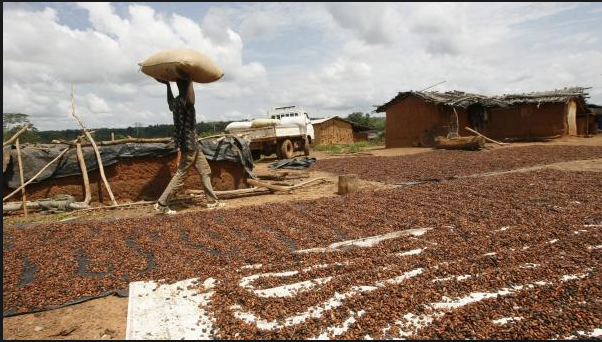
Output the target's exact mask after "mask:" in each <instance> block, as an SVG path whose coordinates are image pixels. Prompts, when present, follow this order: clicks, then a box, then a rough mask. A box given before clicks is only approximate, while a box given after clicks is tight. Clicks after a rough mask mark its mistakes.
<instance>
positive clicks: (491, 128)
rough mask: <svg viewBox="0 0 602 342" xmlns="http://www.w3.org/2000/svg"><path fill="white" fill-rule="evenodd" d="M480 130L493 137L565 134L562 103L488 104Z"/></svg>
mask: <svg viewBox="0 0 602 342" xmlns="http://www.w3.org/2000/svg"><path fill="white" fill-rule="evenodd" d="M483 130H484V132H485V133H484V134H485V135H487V136H488V137H490V138H493V139H503V138H533V137H551V136H556V135H566V134H568V127H567V119H566V105H565V104H563V103H552V104H541V105H539V107H538V106H537V105H536V104H523V105H519V106H516V107H510V108H492V109H490V110H489V118H488V120H487V121H485V123H484V124H483Z"/></svg>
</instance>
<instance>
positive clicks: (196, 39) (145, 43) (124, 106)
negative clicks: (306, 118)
mask: <svg viewBox="0 0 602 342" xmlns="http://www.w3.org/2000/svg"><path fill="white" fill-rule="evenodd" d="M77 6H79V7H80V8H82V9H85V10H86V11H87V13H88V15H89V21H90V27H89V28H87V29H83V30H82V29H75V28H71V27H68V26H66V25H64V24H62V23H61V22H60V21H59V15H58V14H57V12H56V11H55V10H53V9H51V8H44V9H42V10H38V11H35V10H27V9H21V8H16V9H11V8H8V9H7V8H4V12H3V29H4V42H3V45H4V52H3V60H4V63H3V72H4V77H3V91H4V101H3V110H4V111H21V112H27V113H30V114H31V115H32V121H33V122H34V123H35V124H36V125H38V127H41V128H44V129H52V128H57V129H59V128H65V122H63V121H61V122H58V121H56V120H52V119H51V118H52V117H53V116H56V117H61V116H63V115H64V108H63V107H61V106H59V105H54V104H53V103H59V102H60V101H61V100H64V99H68V98H69V90H68V89H69V84H71V83H73V84H75V89H76V94H84V95H83V97H84V98H83V99H82V100H83V102H82V107H81V108H79V106H78V108H77V110H78V112H80V113H81V114H82V116H84V118H85V120H86V122H87V124H88V125H89V126H91V127H102V126H124V125H130V124H131V123H132V122H133V121H134V120H138V121H139V120H143V119H146V120H145V121H144V122H145V123H147V124H151V123H156V122H154V121H155V120H154V118H156V119H157V120H160V121H162V122H169V121H170V117H169V116H167V115H165V111H166V110H167V108H166V105H165V98H164V97H165V94H166V92H165V89H164V86H162V85H160V84H158V83H157V82H155V81H154V80H151V79H150V78H148V77H147V76H145V75H143V74H142V73H140V72H139V67H138V66H137V62H139V61H142V60H143V59H144V58H146V57H148V56H149V55H151V54H152V53H154V52H156V51H158V50H162V49H167V48H174V47H191V48H195V49H198V50H200V51H203V52H205V53H207V54H208V55H209V56H211V57H212V58H213V59H214V60H215V61H216V63H217V64H218V65H220V67H222V68H223V70H225V73H226V76H225V77H224V79H223V80H221V81H220V82H219V84H220V85H219V86H212V85H207V86H199V85H197V86H196V89H199V90H201V91H200V93H198V94H197V99H198V100H199V102H200V103H202V104H203V105H205V104H206V103H209V104H210V106H209V107H210V108H211V101H216V100H218V99H223V98H232V97H236V98H240V97H245V96H253V95H254V94H255V92H256V91H257V90H258V89H257V88H256V87H251V86H249V85H250V84H251V82H250V81H251V80H253V81H255V83H254V85H255V86H257V85H261V86H265V78H266V69H265V67H264V66H263V65H261V64H260V63H258V62H250V63H243V61H242V50H243V44H242V40H241V38H240V36H239V35H238V34H237V33H235V32H234V31H233V30H232V29H231V28H230V26H229V22H228V20H227V17H226V16H225V14H224V13H221V12H219V11H209V13H207V15H206V16H205V17H204V19H203V21H202V23H196V22H194V21H193V20H191V19H189V18H185V17H183V16H180V15H176V14H174V15H170V16H167V17H164V16H163V15H161V14H159V13H157V12H155V10H154V9H153V8H151V7H148V6H144V5H130V6H129V7H128V17H127V18H122V17H120V16H119V15H117V14H116V12H115V10H114V8H113V7H112V6H111V5H110V4H108V3H79V4H77ZM49 42H52V43H51V44H50V43H49ZM174 88H175V87H174ZM113 103H114V104H115V105H112V104H113ZM214 105H215V104H214ZM217 105H218V106H219V104H217ZM222 105H223V104H222ZM117 110H119V111H117ZM100 114H102V115H100ZM215 114H218V115H219V113H215ZM215 114H214V115H212V116H211V115H209V117H210V118H213V119H216V118H217V117H218V115H215ZM108 118H112V120H107V119H108ZM67 127H76V123H75V122H72V123H68V122H67Z"/></svg>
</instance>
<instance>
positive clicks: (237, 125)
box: [226, 106, 314, 159]
mask: <svg viewBox="0 0 602 342" xmlns="http://www.w3.org/2000/svg"><path fill="white" fill-rule="evenodd" d="M226 133H229V134H234V135H238V136H241V137H243V138H246V139H248V140H250V141H251V144H250V148H251V152H252V153H253V158H255V159H259V158H260V157H261V155H262V154H263V155H265V156H269V155H271V154H273V153H274V152H275V153H276V155H277V156H278V159H290V158H292V157H293V156H294V153H295V152H296V151H303V152H304V153H305V155H306V156H308V155H309V145H310V144H311V142H312V141H313V140H314V128H313V126H312V125H311V121H310V119H309V115H307V112H305V110H303V108H299V107H296V106H289V107H280V108H275V109H273V110H271V111H269V112H268V119H254V120H251V121H239V122H232V123H230V124H229V125H228V126H226Z"/></svg>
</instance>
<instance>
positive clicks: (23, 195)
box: [15, 138, 27, 216]
mask: <svg viewBox="0 0 602 342" xmlns="http://www.w3.org/2000/svg"><path fill="white" fill-rule="evenodd" d="M15 146H16V147H17V162H18V163H19V178H20V179H21V186H22V187H23V188H22V189H21V201H22V202H23V214H25V216H27V198H26V196H25V187H24V186H23V183H25V181H24V180H23V162H22V161H21V148H20V147H19V138H17V140H16V141H15Z"/></svg>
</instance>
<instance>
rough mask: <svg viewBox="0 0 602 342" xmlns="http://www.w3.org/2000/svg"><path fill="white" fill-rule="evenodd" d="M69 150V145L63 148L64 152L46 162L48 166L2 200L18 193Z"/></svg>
mask: <svg viewBox="0 0 602 342" xmlns="http://www.w3.org/2000/svg"><path fill="white" fill-rule="evenodd" d="M67 151H69V147H67V148H66V149H64V150H63V152H61V153H60V154H59V155H58V156H56V158H54V159H53V160H51V161H50V163H48V164H46V166H44V167H43V168H42V169H41V170H40V171H38V173H36V174H35V175H34V176H33V177H31V179H30V180H28V181H27V182H25V184H23V185H22V186H20V187H19V188H17V189H16V190H15V191H13V192H11V193H10V194H8V195H7V196H6V197H4V198H3V199H2V202H4V201H6V200H7V199H9V198H11V197H12V196H13V195H14V194H16V193H17V192H19V191H20V190H21V189H22V188H24V187H26V186H27V185H28V184H29V183H31V182H33V181H34V180H35V179H36V178H37V177H38V176H39V175H40V174H42V172H44V171H45V170H46V169H47V168H48V167H49V166H50V165H52V164H54V162H55V161H57V160H59V159H60V158H61V157H62V156H63V155H64V154H65V153H67Z"/></svg>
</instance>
